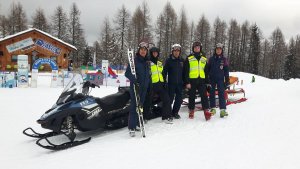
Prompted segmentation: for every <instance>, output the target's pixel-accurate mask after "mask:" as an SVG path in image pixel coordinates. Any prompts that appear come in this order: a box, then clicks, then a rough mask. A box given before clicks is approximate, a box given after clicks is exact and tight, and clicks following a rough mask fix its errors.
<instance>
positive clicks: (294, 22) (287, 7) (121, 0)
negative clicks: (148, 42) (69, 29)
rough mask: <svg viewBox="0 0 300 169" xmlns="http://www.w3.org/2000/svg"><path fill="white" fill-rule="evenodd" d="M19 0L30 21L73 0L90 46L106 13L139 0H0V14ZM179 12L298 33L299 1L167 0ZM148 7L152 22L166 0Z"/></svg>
mask: <svg viewBox="0 0 300 169" xmlns="http://www.w3.org/2000/svg"><path fill="white" fill-rule="evenodd" d="M13 1H15V2H21V4H22V5H23V7H24V9H25V11H26V15H27V18H28V19H29V20H30V21H31V18H32V15H33V13H34V12H35V10H36V9H37V8H38V7H41V8H42V9H44V10H45V13H46V15H47V17H48V18H49V17H50V16H51V15H53V13H54V10H55V8H56V7H57V6H58V5H62V6H63V8H64V9H65V11H66V12H67V13H69V9H70V7H71V4H72V3H73V2H75V3H76V4H77V6H78V7H79V9H80V11H81V23H82V24H83V28H84V29H85V34H86V38H87V41H88V42H89V44H90V45H91V44H92V43H93V42H94V41H95V40H97V39H98V38H99V34H100V25H101V24H102V23H103V20H104V18H105V17H106V16H108V17H109V18H110V19H111V18H113V17H114V16H115V15H116V12H117V10H118V9H120V8H121V6H122V4H124V5H125V7H126V8H127V9H129V11H130V12H131V14H132V13H133V12H134V10H135V9H136V7H137V6H138V5H141V4H142V2H143V1H142V0H0V14H2V15H3V14H5V15H7V13H8V12H9V9H10V6H11V3H12V2H13ZM169 1H170V2H171V4H172V6H173V7H174V9H175V10H176V11H177V14H179V11H180V9H181V8H182V6H184V8H185V10H186V13H187V17H188V18H189V20H190V21H194V22H195V23H196V24H197V22H198V20H199V18H200V17H201V15H202V14H204V15H205V16H206V17H207V18H208V20H209V21H210V24H213V21H214V20H215V18H216V17H217V16H219V17H220V18H221V19H222V20H225V21H226V22H227V23H229V21H230V19H232V18H234V19H236V20H237V21H238V22H239V23H240V24H242V23H243V22H244V21H245V20H248V21H250V23H251V24H252V23H255V22H256V23H257V25H258V27H259V28H260V29H261V31H262V33H263V36H264V37H266V38H268V37H270V35H271V32H272V31H273V30H274V29H275V28H276V27H279V28H280V29H281V30H282V32H283V34H284V35H285V38H286V39H289V38H290V37H292V36H295V35H300V0H169ZM146 2H147V3H148V5H149V8H150V14H151V16H152V23H155V22H156V18H157V16H158V15H159V14H160V13H161V12H162V10H163V7H164V6H165V4H166V2H167V0H146Z"/></svg>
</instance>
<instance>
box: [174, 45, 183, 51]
mask: <svg viewBox="0 0 300 169" xmlns="http://www.w3.org/2000/svg"><path fill="white" fill-rule="evenodd" d="M172 50H173V51H175V50H177V51H180V50H181V47H179V46H175V47H173V49H172Z"/></svg>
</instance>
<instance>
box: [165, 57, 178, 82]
mask: <svg viewBox="0 0 300 169" xmlns="http://www.w3.org/2000/svg"><path fill="white" fill-rule="evenodd" d="M162 74H163V77H164V79H165V80H166V77H167V76H168V84H171V85H182V84H183V78H182V77H183V59H182V58H181V57H178V58H175V57H174V56H172V55H170V56H169V58H168V59H167V60H166V63H165V65H164V69H163V72H162Z"/></svg>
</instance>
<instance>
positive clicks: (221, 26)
mask: <svg viewBox="0 0 300 169" xmlns="http://www.w3.org/2000/svg"><path fill="white" fill-rule="evenodd" d="M226 28H227V24H226V22H225V21H221V19H220V18H219V17H217V18H216V19H215V22H214V27H213V32H212V41H211V42H212V46H213V47H215V46H216V44H217V43H222V44H223V45H224V46H226V44H225V42H226V39H227V37H226Z"/></svg>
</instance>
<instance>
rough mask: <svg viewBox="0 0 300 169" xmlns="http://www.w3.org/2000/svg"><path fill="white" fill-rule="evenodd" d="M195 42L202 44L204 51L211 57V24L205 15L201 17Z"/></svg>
mask: <svg viewBox="0 0 300 169" xmlns="http://www.w3.org/2000/svg"><path fill="white" fill-rule="evenodd" d="M195 40H197V41H200V42H201V43H202V48H203V51H205V52H206V54H207V55H211V54H212V52H211V45H210V24H209V22H208V20H207V19H206V17H205V16H204V15H202V16H201V18H200V19H199V22H198V24H197V27H196V30H195Z"/></svg>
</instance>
